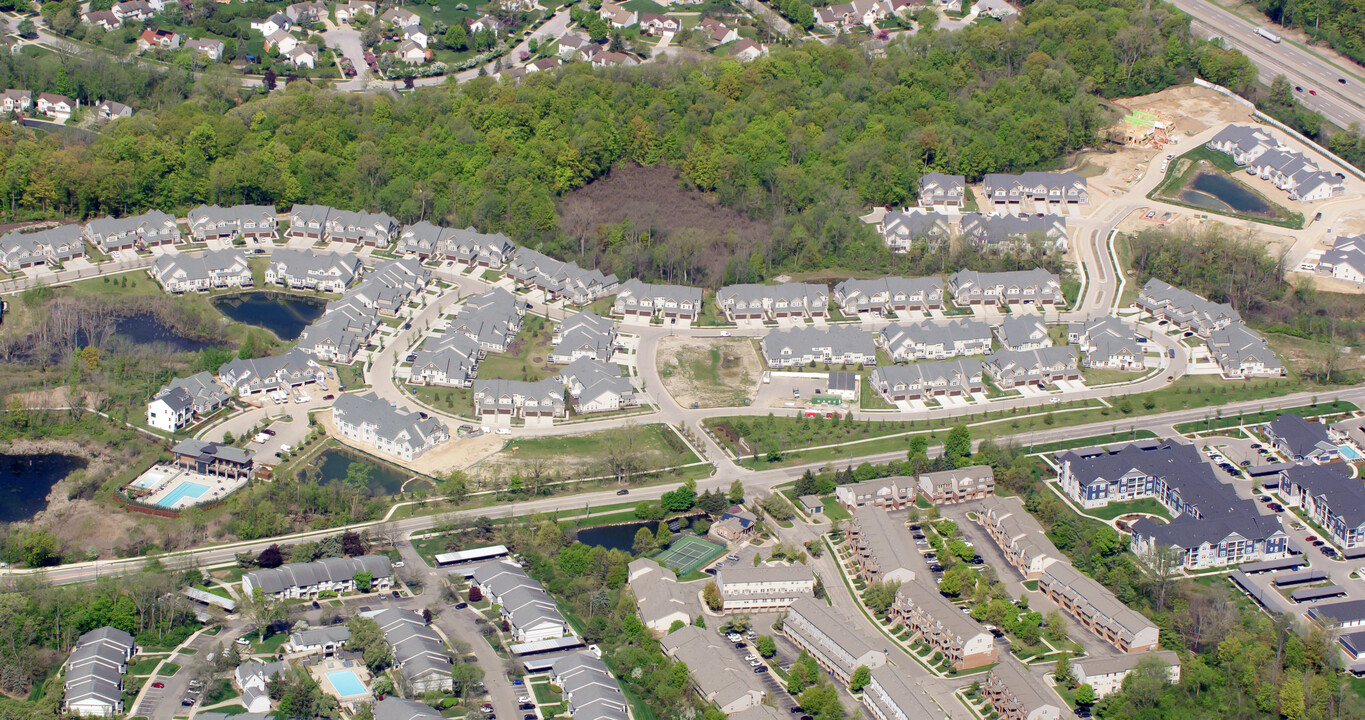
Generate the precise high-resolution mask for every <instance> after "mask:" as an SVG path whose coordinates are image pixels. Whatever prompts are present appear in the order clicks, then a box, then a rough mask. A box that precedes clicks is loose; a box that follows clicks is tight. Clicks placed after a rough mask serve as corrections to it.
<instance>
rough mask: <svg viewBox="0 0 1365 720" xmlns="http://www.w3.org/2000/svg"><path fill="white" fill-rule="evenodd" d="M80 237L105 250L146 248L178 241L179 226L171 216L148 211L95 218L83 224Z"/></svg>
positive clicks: (158, 211) (108, 251)
mask: <svg viewBox="0 0 1365 720" xmlns="http://www.w3.org/2000/svg"><path fill="white" fill-rule="evenodd" d="M83 236H84V237H85V239H86V240H87V241H88V242H90V244H92V245H94V246H95V247H97V248H99V249H100V250H101V251H103V252H106V253H110V252H113V251H115V250H125V249H127V248H133V247H135V248H138V249H142V250H145V249H147V248H150V247H156V246H158V245H171V244H173V243H177V242H180V227H179V226H178V225H177V224H176V222H175V218H174V217H173V216H171V215H167V214H166V213H164V212H161V211H160V210H149V211H147V212H145V213H143V214H141V215H133V216H131V217H125V218H110V217H105V218H95V219H94V220H91V221H90V222H87V223H86V224H85V231H84V233H83Z"/></svg>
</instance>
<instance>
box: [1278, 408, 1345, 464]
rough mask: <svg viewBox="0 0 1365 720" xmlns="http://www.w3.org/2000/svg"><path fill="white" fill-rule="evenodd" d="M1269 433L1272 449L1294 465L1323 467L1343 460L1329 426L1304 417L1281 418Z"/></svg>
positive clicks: (1288, 415) (1289, 416) (1283, 416)
mask: <svg viewBox="0 0 1365 720" xmlns="http://www.w3.org/2000/svg"><path fill="white" fill-rule="evenodd" d="M1265 431H1266V437H1267V438H1268V439H1269V440H1270V447H1272V448H1274V449H1275V451H1276V452H1278V453H1280V454H1281V455H1284V456H1285V457H1286V458H1288V459H1289V460H1291V461H1293V462H1297V463H1314V464H1317V465H1321V464H1322V463H1328V462H1332V461H1333V460H1336V459H1337V458H1338V457H1340V453H1341V451H1340V450H1339V449H1338V448H1337V444H1336V443H1335V442H1333V440H1332V438H1331V436H1330V434H1329V433H1328V430H1327V425H1325V424H1323V423H1321V422H1310V421H1308V420H1306V419H1304V417H1303V416H1302V415H1294V414H1293V413H1286V414H1284V415H1281V416H1279V417H1277V418H1275V419H1274V420H1271V421H1270V423H1269V424H1267V425H1266V428H1265Z"/></svg>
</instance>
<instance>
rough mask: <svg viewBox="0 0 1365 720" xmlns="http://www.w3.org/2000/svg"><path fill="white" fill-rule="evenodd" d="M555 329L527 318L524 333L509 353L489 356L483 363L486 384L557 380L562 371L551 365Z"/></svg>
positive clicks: (535, 318) (546, 322) (481, 371)
mask: <svg viewBox="0 0 1365 720" xmlns="http://www.w3.org/2000/svg"><path fill="white" fill-rule="evenodd" d="M553 333H554V326H553V324H551V323H550V321H549V320H546V319H545V318H543V317H541V316H539V315H527V316H526V319H525V320H524V321H523V322H522V324H521V332H519V333H517V337H516V339H515V340H513V341H512V344H511V345H510V346H509V347H508V348H507V352H505V353H489V354H488V356H487V357H485V358H484V359H483V362H480V363H479V377H480V378H483V379H485V380H490V379H499V380H525V381H526V382H535V381H537V380H544V379H545V378H547V377H553V376H554V375H556V374H557V373H558V372H559V368H556V367H554V366H552V365H550V338H551V336H552V335H553Z"/></svg>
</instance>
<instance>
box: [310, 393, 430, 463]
mask: <svg viewBox="0 0 1365 720" xmlns="http://www.w3.org/2000/svg"><path fill="white" fill-rule="evenodd" d="M332 422H333V423H335V424H336V428H337V431H338V432H339V433H341V436H342V437H345V438H349V439H351V440H356V441H358V442H362V443H365V444H367V445H372V446H373V447H375V448H376V449H378V450H379V451H380V452H385V453H388V454H390V455H394V456H397V457H400V458H403V459H404V460H412V459H413V458H415V457H417V456H419V455H421V454H422V453H424V452H426V451H427V450H430V449H431V448H434V447H436V446H437V445H439V444H441V443H443V442H445V441H447V440H449V439H450V430H449V428H447V427H446V424H445V423H443V422H441V421H440V420H438V419H436V418H435V417H431V416H429V415H427V414H426V413H413V412H410V411H408V410H404V409H401V408H395V407H393V406H392V405H390V404H389V403H388V402H386V401H384V400H381V399H379V397H378V396H376V395H375V394H374V393H366V394H364V395H353V394H347V395H342V396H341V397H339V398H337V400H336V404H335V405H333V406H332Z"/></svg>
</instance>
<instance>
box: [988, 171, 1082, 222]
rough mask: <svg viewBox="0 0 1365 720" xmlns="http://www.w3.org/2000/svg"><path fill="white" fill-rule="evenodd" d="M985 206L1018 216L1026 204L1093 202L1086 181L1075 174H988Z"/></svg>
mask: <svg viewBox="0 0 1365 720" xmlns="http://www.w3.org/2000/svg"><path fill="white" fill-rule="evenodd" d="M981 190H982V193H983V196H982V197H981V198H980V200H981V201H982V203H987V202H989V203H991V204H992V205H994V206H995V208H996V209H997V210H998V211H1005V212H1011V213H1017V212H1020V211H1021V210H1022V211H1023V212H1029V211H1030V210H1031V208H1024V207H1023V203H1024V202H1025V201H1029V200H1032V201H1033V202H1035V203H1040V204H1042V203H1045V204H1047V205H1048V206H1053V205H1085V204H1087V203H1089V202H1090V187H1089V184H1088V183H1087V182H1086V179H1085V178H1083V177H1081V176H1080V175H1077V174H1076V173H1074V172H1059V173H1050V172H1026V173H1020V174H1018V175H1008V174H1000V173H988V174H987V175H986V176H985V177H984V178H982V180H981Z"/></svg>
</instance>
